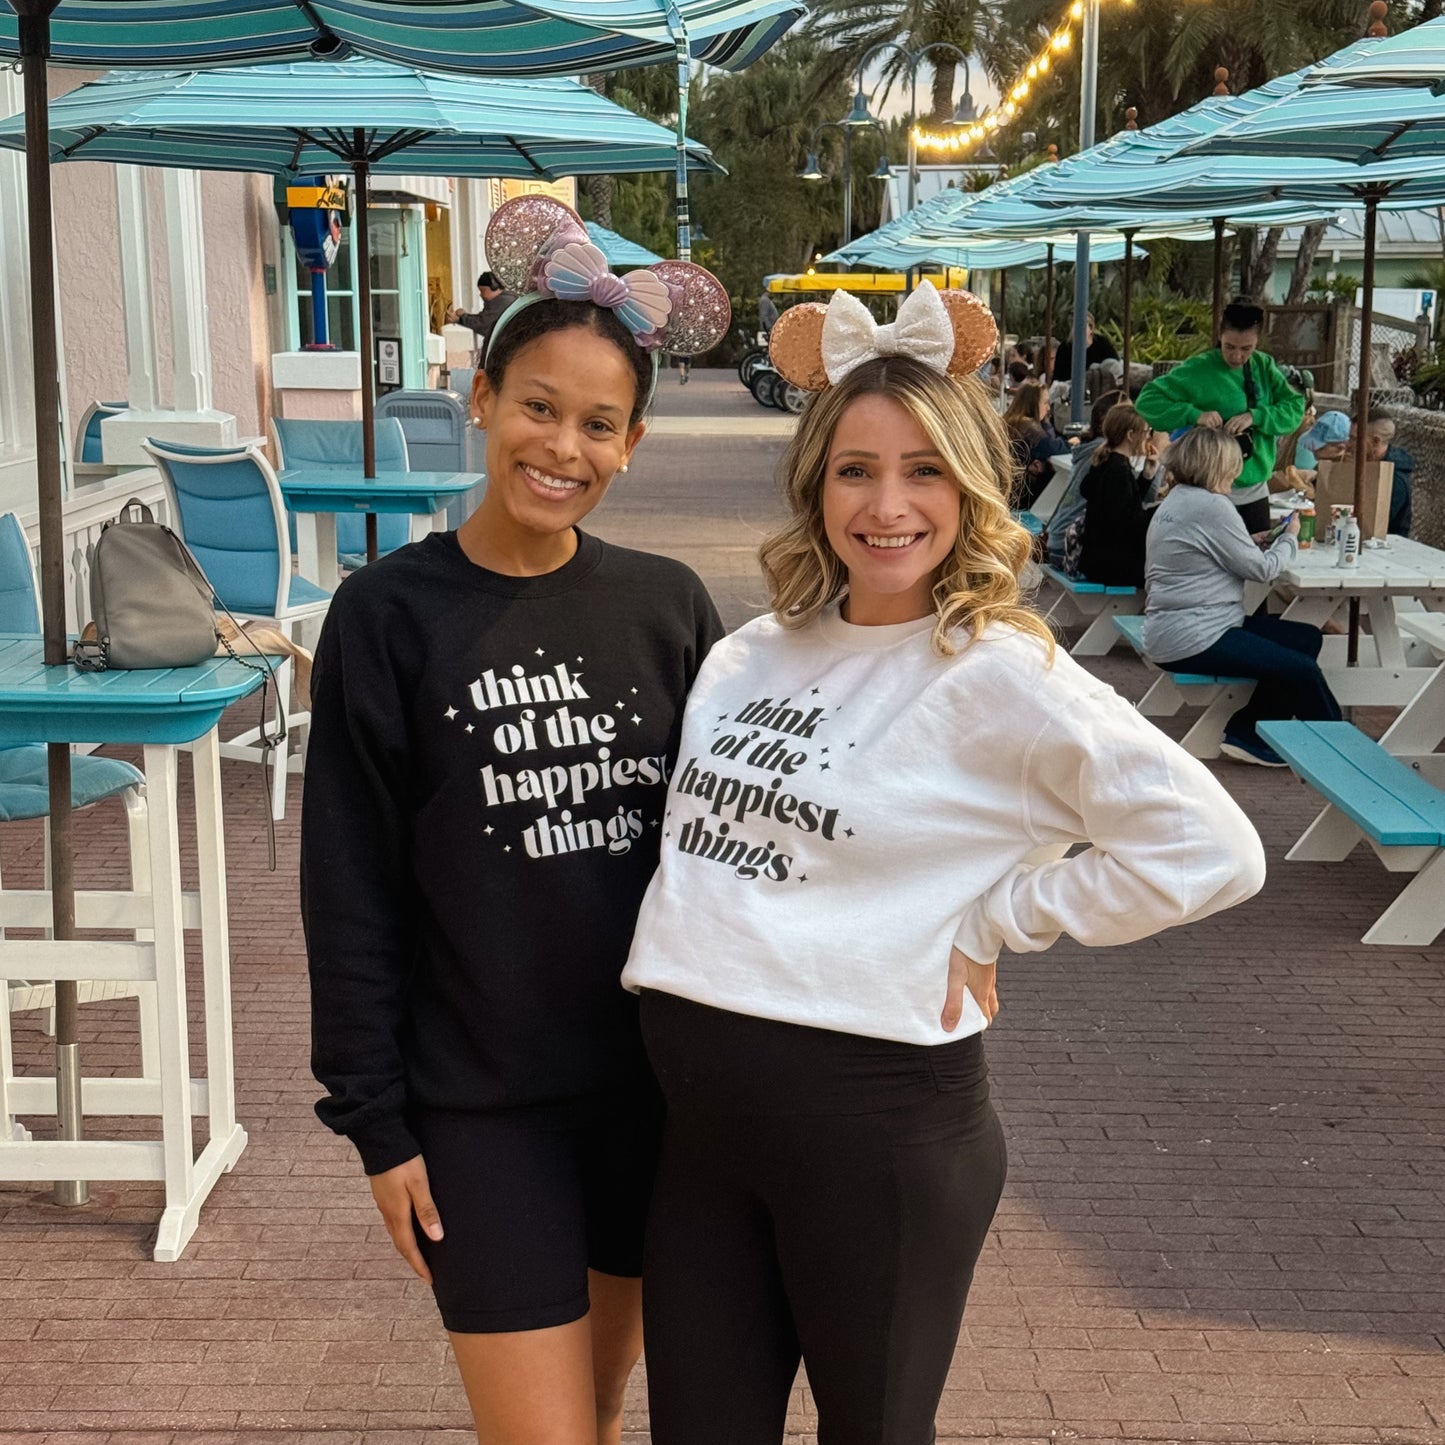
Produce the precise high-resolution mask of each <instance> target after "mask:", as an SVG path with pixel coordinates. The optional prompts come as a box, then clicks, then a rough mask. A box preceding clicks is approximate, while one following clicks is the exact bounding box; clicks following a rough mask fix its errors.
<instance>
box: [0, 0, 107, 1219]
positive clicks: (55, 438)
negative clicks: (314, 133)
mask: <svg viewBox="0 0 1445 1445" xmlns="http://www.w3.org/2000/svg"><path fill="white" fill-rule="evenodd" d="M57 3H58V0H17V3H16V5H15V10H16V12H17V14H18V17H19V32H20V55H21V62H20V63H21V70H22V73H23V84H24V95H25V180H26V195H27V198H28V202H29V240H30V344H31V370H32V372H33V373H34V383H35V467H36V472H37V475H38V481H39V502H40V604H41V614H42V616H43V619H44V628H45V664H46V666H47V667H64V666H65V665H66V652H67V648H66V637H65V523H64V519H63V516H62V509H61V499H60V390H59V385H58V377H59V375H60V364H59V363H60V349H59V341H58V338H57V336H56V330H55V242H54V237H53V236H52V234H51V216H52V203H51V197H50V102H49V95H48V92H47V90H46V75H45V71H46V60H47V58H48V57H49V55H50V14H51V11H53V10H54V9H55V7H56V4H57ZM46 755H47V759H48V761H49V783H50V817H49V825H50V908H51V929H52V933H53V936H54V937H55V938H56V939H57V940H62V941H63V940H67V939H72V938H74V937H75V867H74V860H75V852H74V843H73V838H72V830H71V825H70V746H69V744H67V743H51V744H50V745H49V747H48V748H47V749H46ZM0 986H3V985H0ZM79 1022H80V1019H79V1009H78V1007H77V1000H76V985H75V983H74V981H73V980H70V979H59V980H57V981H56V984H55V1089H56V1097H55V1127H56V1136H57V1137H58V1138H60V1139H79V1138H81V1137H82V1134H83V1132H84V1118H83V1116H82V1114H81V1109H80V1045H79V1043H78V1041H77V1038H76V1035H77V1032H78V1026H79ZM54 1197H55V1202H56V1203H57V1204H85V1203H87V1202H88V1200H89V1198H90V1189H89V1186H88V1185H87V1184H86V1183H85V1181H84V1180H65V1179H57V1180H56V1181H55V1195H54Z"/></svg>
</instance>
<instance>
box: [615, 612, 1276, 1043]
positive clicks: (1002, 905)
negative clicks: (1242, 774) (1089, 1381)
mask: <svg viewBox="0 0 1445 1445" xmlns="http://www.w3.org/2000/svg"><path fill="white" fill-rule="evenodd" d="M933 622H934V619H933V618H931V617H928V618H924V619H921V620H920V621H918V622H909V623H902V624H899V625H897V626H888V627H857V626H853V625H851V624H849V623H847V622H844V621H843V619H842V618H841V616H840V615H839V611H838V607H837V606H836V605H834V606H833V607H831V608H829V609H827V610H826V611H825V612H824V613H823V614H822V615H821V616H820V617H819V618H818V619H816V620H815V621H814V622H812V623H810V624H809V625H808V626H806V627H804V628H801V629H799V630H796V631H790V630H788V629H786V628H784V627H782V626H781V625H780V624H779V623H778V621H777V620H776V618H774V617H771V616H766V617H761V618H758V619H757V620H755V621H753V622H751V623H749V624H747V625H746V626H745V627H743V628H741V629H740V630H739V631H737V632H735V633H733V634H732V635H731V636H730V637H727V638H725V639H724V640H723V641H721V642H719V643H718V644H717V645H716V646H715V647H714V648H713V650H712V652H711V653H710V654H709V655H708V658H707V661H706V662H705V663H704V665H703V667H702V670H701V672H700V673H699V674H698V677H697V681H696V683H695V684H694V686H693V690H692V693H691V695H690V697H689V699H688V704H687V715H686V719H685V721H684V725H683V734H682V744H681V749H680V751H679V753H678V760H677V766H676V769H675V771H674V773H673V776H672V780H671V783H670V787H669V792H668V804H667V814H666V817H665V819H664V821H663V833H664V837H663V842H662V864H661V867H660V868H659V870H658V872H657V873H656V874H655V875H654V877H653V880H652V883H651V886H650V887H649V889H648V892H647V896H646V898H645V900H644V902H643V905H642V913H641V916H640V918H639V919H638V924H637V932H636V935H635V938H634V940H633V945H632V952H631V956H630V958H629V959H628V962H627V967H626V969H625V970H624V971H623V975H622V981H623V983H624V985H625V986H626V987H628V988H630V989H634V990H640V989H645V988H652V989H659V990H662V991H663V992H666V993H672V994H676V995H678V996H680V997H682V998H687V999H691V1000H693V1001H695V1002H697V1003H702V1004H709V1005H712V1006H713V1007H716V1008H723V1009H730V1010H732V1011H733V1012H736V1013H743V1014H748V1015H752V1016H754V1017H758V1018H767V1019H777V1020H781V1021H783V1022H785V1023H796V1024H805V1025H811V1026H813V1027H817V1028H825V1029H834V1030H838V1031H841V1032H844V1033H854V1034H862V1035H866V1036H868V1037H873V1038H883V1039H896V1040H899V1041H901V1042H905V1043H918V1044H940V1043H946V1042H948V1041H950V1040H952V1039H958V1038H962V1037H964V1036H965V1035H967V1034H970V1033H976V1032H978V1031H979V1030H981V1029H982V1028H984V1027H985V1022H984V1018H983V1015H982V1013H981V1012H980V1011H979V1010H978V1008H977V1007H976V1006H975V1004H974V1002H973V999H972V997H971V996H970V995H968V994H965V997H964V1015H963V1019H962V1021H961V1022H960V1024H959V1025H958V1027H957V1028H956V1029H955V1030H954V1031H953V1032H952V1033H951V1034H950V1033H945V1032H944V1030H943V1027H942V1025H941V1024H940V1022H939V1015H940V1013H941V1012H942V1010H943V1003H944V994H945V990H946V985H947V977H948V959H949V951H950V947H951V946H957V947H958V948H959V949H961V950H962V951H963V952H964V953H965V954H967V955H968V956H969V957H970V958H973V959H975V960H976V961H978V962H980V963H990V962H992V961H993V960H995V959H996V958H997V957H998V954H999V951H1000V950H1001V949H1010V950H1012V951H1013V952H1015V953H1031V952H1036V951H1038V950H1041V949H1045V948H1048V947H1050V946H1051V945H1052V944H1053V943H1054V941H1055V940H1056V939H1057V938H1058V937H1059V935H1060V934H1063V933H1067V934H1069V935H1070V936H1071V937H1073V938H1076V939H1077V940H1078V941H1079V942H1081V943H1085V944H1091V945H1105V944H1118V943H1129V942H1132V941H1133V940H1135V939H1139V938H1144V937H1146V936H1148V935H1149V934H1151V933H1157V932H1158V931H1159V930H1160V929H1164V928H1169V927H1172V926H1173V925H1175V924H1179V923H1188V922H1190V921H1191V920H1192V919H1196V918H1203V917H1205V916H1207V915H1208V914H1210V913H1214V912H1216V911H1218V910H1219V909H1222V908H1228V907H1229V906H1231V905H1232V904H1235V903H1239V902H1241V901H1243V900H1244V899H1246V898H1248V897H1249V896H1250V895H1251V894H1253V893H1255V892H1257V891H1258V890H1259V888H1260V887H1261V886H1262V884H1263V882H1264V851H1263V849H1262V847H1261V846H1260V842H1259V837H1258V835H1257V834H1256V833H1255V831H1254V828H1253V826H1252V825H1251V824H1250V822H1249V819H1248V818H1246V817H1245V815H1244V814H1243V813H1242V812H1241V811H1240V809H1239V808H1238V806H1237V805H1236V804H1235V803H1234V801H1233V800H1232V799H1231V798H1230V797H1229V795H1228V794H1227V793H1226V792H1225V791H1224V789H1223V788H1222V787H1221V786H1220V785H1219V784H1218V783H1217V782H1216V781H1215V780H1214V778H1213V777H1212V776H1211V775H1210V773H1209V771H1208V770H1207V769H1206V768H1205V767H1204V766H1203V765H1202V764H1201V763H1199V762H1197V761H1196V760H1195V759H1194V758H1191V757H1190V756H1189V755H1188V754H1187V753H1186V752H1185V751H1184V750H1183V749H1182V748H1181V747H1179V746H1178V744H1177V743H1174V742H1171V741H1170V740H1169V739H1168V738H1167V737H1165V736H1164V734H1163V733H1161V732H1160V731H1159V730H1158V729H1157V728H1156V727H1155V726H1154V725H1153V724H1152V723H1150V722H1149V721H1148V720H1147V719H1145V718H1142V717H1140V716H1139V714H1138V713H1137V712H1135V711H1134V709H1133V708H1132V707H1130V706H1129V704H1128V703H1127V702H1125V701H1124V699H1123V698H1121V697H1120V696H1119V695H1118V694H1117V693H1116V692H1115V691H1114V690H1113V689H1112V688H1111V687H1109V686H1108V685H1107V684H1105V683H1102V682H1099V681H1098V680H1097V679H1095V678H1094V677H1092V676H1090V675H1089V674H1088V673H1087V672H1085V671H1084V670H1083V669H1082V668H1081V667H1079V666H1078V664H1077V663H1075V662H1074V661H1073V660H1072V659H1071V658H1069V657H1068V656H1067V655H1066V654H1065V653H1064V652H1063V651H1062V649H1060V650H1059V651H1057V652H1056V654H1055V656H1054V660H1053V663H1052V665H1050V664H1049V661H1048V658H1047V655H1046V653H1045V650H1044V647H1043V644H1042V643H1041V642H1040V641H1039V640H1038V639H1037V638H1033V637H1030V636H1028V635H1026V634H1023V633H1019V632H1017V631H1015V630H1014V629H1012V628H1007V627H996V628H993V629H991V630H990V631H989V632H987V633H986V634H985V635H984V637H983V638H981V639H980V640H979V641H977V642H976V643H974V644H973V645H972V646H969V647H966V648H963V649H962V650H961V651H960V652H959V653H958V654H957V655H956V656H954V657H951V658H944V657H939V656H938V655H937V654H936V653H935V652H934V651H933V649H932V646H931V643H930V635H931V633H932V630H933ZM1079 844H1085V845H1088V846H1086V847H1085V848H1083V850H1082V851H1079V852H1077V853H1075V854H1074V856H1072V857H1065V856H1064V854H1065V853H1066V852H1068V851H1069V850H1070V849H1071V848H1073V847H1074V846H1075V845H1079Z"/></svg>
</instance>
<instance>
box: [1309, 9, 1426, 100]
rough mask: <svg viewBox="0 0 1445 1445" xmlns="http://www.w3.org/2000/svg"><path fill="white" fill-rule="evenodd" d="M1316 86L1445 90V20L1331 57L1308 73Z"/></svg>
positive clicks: (1362, 42) (1310, 81) (1386, 37)
mask: <svg viewBox="0 0 1445 1445" xmlns="http://www.w3.org/2000/svg"><path fill="white" fill-rule="evenodd" d="M1304 83H1305V85H1306V86H1313V85H1359V86H1390V85H1424V86H1432V87H1434V88H1435V89H1436V90H1437V91H1440V90H1445V17H1441V18H1440V19H1436V20H1427V21H1426V22H1425V23H1424V24H1423V25H1416V26H1415V27H1414V28H1413V29H1410V30H1404V31H1401V33H1400V34H1399V35H1389V36H1384V37H1382V38H1380V39H1377V40H1364V41H1361V42H1360V44H1358V45H1356V46H1353V47H1351V50H1350V53H1349V55H1348V56H1346V57H1345V58H1343V59H1340V58H1338V57H1332V58H1331V60H1330V61H1326V62H1325V63H1324V64H1322V65H1315V66H1311V67H1310V69H1309V70H1308V71H1306V72H1305V77H1304Z"/></svg>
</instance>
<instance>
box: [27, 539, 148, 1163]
mask: <svg viewBox="0 0 1445 1445" xmlns="http://www.w3.org/2000/svg"><path fill="white" fill-rule="evenodd" d="M39 632H40V609H39V606H38V604H37V602H36V586H35V566H34V563H33V561H32V560H31V555H30V544H29V542H28V541H27V540H26V536H25V529H24V528H23V527H22V526H21V525H20V519H19V518H18V517H17V516H16V515H15V513H14V512H5V513H3V514H0V633H11V634H23V635H29V636H35V635H38V634H39ZM106 798H119V799H120V800H121V802H122V803H124V805H125V810H126V825H127V831H128V833H129V836H130V864H131V882H132V886H133V887H134V888H135V889H136V890H137V891H138V892H143V891H145V890H146V889H148V888H149V887H150V850H149V847H148V843H147V837H146V800H145V775H144V774H143V773H142V772H141V771H140V769H139V768H135V767H132V766H131V765H130V764H129V763H127V762H122V761H121V760H120V759H119V758H103V757H93V756H87V755H84V754H76V755H75V756H73V757H72V758H71V760H70V805H71V807H72V808H76V809H79V808H88V807H90V806H92V805H93V804H95V803H100V802H103V801H104V800H105V799H106ZM49 816H50V780H49V765H48V762H47V757H46V749H45V744H44V743H21V744H18V745H16V746H13V747H0V823H13V822H20V821H24V820H28V819H34V818H44V819H46V820H47V825H46V839H45V841H46V849H45V884H46V887H47V888H48V887H49V886H50V848H49V843H50V829H49V823H48V820H49ZM3 907H4V894H3V892H0V946H3V940H4V936H5V930H4V912H3ZM47 936H48V934H47ZM138 936H139V935H138ZM154 992H155V985H154V984H150V983H130V982H114V983H82V984H80V985H79V995H80V1001H81V1002H82V1003H96V1002H100V1001H102V1000H105V999H113V998H131V997H135V998H138V999H139V1000H140V1038H141V1074H142V1076H143V1077H145V1078H154V1077H156V1070H157V1068H158V1062H157V1057H158V1056H157V1048H156V1011H155V1008H156V1006H155V997H154ZM30 1009H43V1010H44V1011H45V1015H46V1017H45V1029H46V1032H47V1033H51V1034H53V1033H54V1032H55V986H54V984H52V983H50V982H48V981H43V982H35V983H30V982H26V981H25V980H23V979H12V980H10V982H9V983H8V984H4V983H3V982H0V1138H12V1139H25V1138H28V1137H29V1135H28V1132H27V1131H26V1130H25V1128H24V1127H23V1126H22V1125H21V1124H20V1123H19V1121H18V1120H17V1119H16V1117H15V1116H14V1114H13V1113H12V1112H11V1110H10V1108H9V1101H8V1095H9V1085H10V1082H11V1080H12V1079H13V1078H14V1077H15V1060H14V1050H13V1047H12V1043H11V1035H10V1015H11V1014H12V1013H17V1012H22V1011H26V1010H30Z"/></svg>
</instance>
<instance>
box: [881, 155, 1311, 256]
mask: <svg viewBox="0 0 1445 1445" xmlns="http://www.w3.org/2000/svg"><path fill="white" fill-rule="evenodd" d="M1061 164H1062V163H1061ZM1057 169H1058V166H1055V165H1050V166H1039V167H1037V168H1036V169H1034V170H1032V171H1028V172H1026V173H1025V174H1024V175H1021V176H1016V177H1015V178H1014V179H1013V180H1009V181H1003V182H1000V183H998V184H996V185H992V186H989V187H988V188H987V189H986V190H982V191H942V192H940V193H939V194H938V195H936V196H932V197H930V198H929V200H927V201H925V202H924V203H923V204H922V205H921V206H915V207H914V208H913V210H911V211H908V212H906V213H905V214H904V215H902V216H899V217H898V218H897V219H896V220H893V221H889V222H888V223H887V224H886V225H885V226H883V227H882V228H881V230H880V231H878V232H875V233H874V234H875V235H882V236H884V237H885V238H886V239H888V240H890V241H892V240H895V239H899V238H902V239H905V240H912V239H920V240H927V241H930V242H952V243H954V244H965V243H968V242H970V241H984V240H995V241H1000V240H1010V241H1024V240H1037V241H1041V242H1043V243H1045V244H1054V245H1061V246H1062V245H1072V244H1073V243H1074V241H1075V238H1076V234H1077V232H1079V231H1081V230H1088V231H1093V232H1095V233H1100V232H1102V233H1107V234H1103V235H1099V236H1098V237H1097V239H1098V240H1099V241H1100V242H1101V243H1103V244H1110V243H1112V242H1115V241H1121V240H1122V233H1123V232H1124V231H1125V230H1128V231H1130V232H1132V233H1133V234H1134V236H1135V238H1136V239H1143V240H1147V239H1150V238H1157V237H1162V236H1174V237H1177V238H1179V239H1182V240H1199V239H1204V238H1206V237H1207V236H1208V235H1209V234H1210V232H1209V231H1208V230H1207V228H1206V223H1207V222H1208V221H1209V220H1210V219H1212V213H1211V215H1200V216H1195V217H1191V216H1189V215H1188V214H1184V215H1180V214H1178V213H1175V212H1173V211H1161V212H1159V213H1157V214H1156V213H1154V212H1151V211H1149V210H1147V209H1144V210H1137V211H1134V212H1131V213H1130V214H1127V215H1121V214H1120V212H1119V211H1118V210H1117V209H1114V208H1110V207H1104V206H1096V207H1094V208H1092V209H1090V208H1086V207H1078V208H1075V209H1073V210H1070V211H1067V212H1065V211H1062V210H1059V209H1055V208H1051V207H1049V206H1047V205H1042V204H1039V203H1038V202H1036V201H1035V200H1034V199H1033V197H1034V196H1035V195H1036V194H1037V193H1038V192H1039V191H1040V189H1041V188H1042V187H1043V186H1044V185H1045V184H1047V182H1048V181H1049V180H1050V179H1051V175H1050V174H1048V173H1052V172H1053V171H1055V170H1057ZM1295 209H1298V208H1295ZM957 264H959V265H967V264H969V263H968V262H966V261H961V262H958V263H957Z"/></svg>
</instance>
